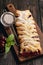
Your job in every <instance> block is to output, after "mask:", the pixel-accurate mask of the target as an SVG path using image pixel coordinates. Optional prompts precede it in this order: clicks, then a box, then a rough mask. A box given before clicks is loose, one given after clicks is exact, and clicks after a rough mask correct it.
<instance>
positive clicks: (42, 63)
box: [0, 0, 43, 65]
mask: <svg viewBox="0 0 43 65" xmlns="http://www.w3.org/2000/svg"><path fill="white" fill-rule="evenodd" d="M8 3H13V4H14V6H15V7H16V8H17V9H20V10H24V9H30V10H31V12H32V14H33V16H34V18H35V20H37V18H38V17H37V14H38V13H36V11H37V8H38V5H37V0H33V1H32V2H31V0H0V15H1V14H2V11H3V9H4V7H5V5H6V4H8ZM39 21H40V19H39ZM37 23H38V24H39V26H40V28H41V24H40V23H39V22H38V21H37ZM0 65H43V56H42V57H40V58H37V59H33V60H31V61H26V62H24V63H17V62H16V60H15V59H14V57H13V56H12V53H11V51H10V52H9V53H8V55H7V57H6V58H3V57H2V58H0Z"/></svg>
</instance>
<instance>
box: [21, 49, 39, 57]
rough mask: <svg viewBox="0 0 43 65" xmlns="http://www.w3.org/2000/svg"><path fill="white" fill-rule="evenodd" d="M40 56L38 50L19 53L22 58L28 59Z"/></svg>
mask: <svg viewBox="0 0 43 65" xmlns="http://www.w3.org/2000/svg"><path fill="white" fill-rule="evenodd" d="M39 54H40V50H38V52H36V51H35V52H32V51H30V52H23V53H20V56H23V57H29V56H37V55H39Z"/></svg>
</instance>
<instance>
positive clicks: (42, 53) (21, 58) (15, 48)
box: [7, 4, 43, 62]
mask: <svg viewBox="0 0 43 65" xmlns="http://www.w3.org/2000/svg"><path fill="white" fill-rule="evenodd" d="M7 8H8V10H9V11H10V12H12V13H14V14H15V15H17V16H19V14H17V13H16V12H15V11H16V9H15V7H14V6H13V4H8V5H7ZM35 25H36V29H37V33H38V34H39V37H40V40H41V41H40V42H41V47H42V49H43V33H42V32H41V30H40V28H39V26H38V25H37V23H36V24H35ZM14 50H15V52H16V55H17V57H18V59H19V61H21V62H23V61H26V60H29V59H32V58H35V57H38V56H41V55H43V51H42V52H41V54H40V55H37V56H29V57H27V58H25V57H22V56H20V55H19V50H18V46H16V45H14Z"/></svg>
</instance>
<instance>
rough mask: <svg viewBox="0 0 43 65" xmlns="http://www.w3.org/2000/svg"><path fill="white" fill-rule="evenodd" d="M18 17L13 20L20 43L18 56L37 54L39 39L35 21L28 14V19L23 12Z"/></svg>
mask: <svg viewBox="0 0 43 65" xmlns="http://www.w3.org/2000/svg"><path fill="white" fill-rule="evenodd" d="M22 12H23V13H22V14H20V16H19V17H17V18H16V19H15V25H16V29H17V33H18V38H19V42H20V54H23V53H24V52H25V53H30V52H32V53H34V52H36V53H38V52H41V46H40V38H39V34H38V33H37V29H36V25H35V21H34V19H33V16H32V14H31V13H30V11H28V12H29V14H28V15H29V17H28V16H27V15H26V16H25V15H23V14H25V12H24V11H22Z"/></svg>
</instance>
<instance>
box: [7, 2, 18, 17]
mask: <svg viewBox="0 0 43 65" xmlns="http://www.w3.org/2000/svg"><path fill="white" fill-rule="evenodd" d="M7 9H8V10H9V11H10V12H12V13H14V14H15V16H19V14H18V13H17V10H16V9H15V7H14V5H13V4H12V3H10V4H7Z"/></svg>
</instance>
